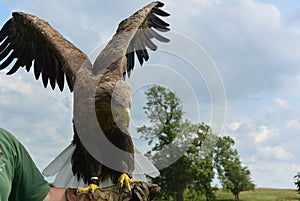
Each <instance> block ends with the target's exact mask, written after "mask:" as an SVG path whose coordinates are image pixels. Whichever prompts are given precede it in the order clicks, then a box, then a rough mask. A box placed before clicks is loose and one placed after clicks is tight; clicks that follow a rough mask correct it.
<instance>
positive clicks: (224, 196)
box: [203, 188, 300, 201]
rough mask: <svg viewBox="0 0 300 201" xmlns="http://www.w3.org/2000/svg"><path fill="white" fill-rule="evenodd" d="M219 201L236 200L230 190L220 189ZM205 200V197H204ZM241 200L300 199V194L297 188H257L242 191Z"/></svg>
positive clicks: (287, 200) (279, 200)
mask: <svg viewBox="0 0 300 201" xmlns="http://www.w3.org/2000/svg"><path fill="white" fill-rule="evenodd" d="M216 198H217V199H216V200H217V201H234V196H233V194H231V193H230V192H228V191H227V192H226V191H222V190H219V191H217V192H216ZM203 200H205V199H203ZM240 200H241V201H300V194H298V192H297V191H296V190H288V189H268V188H257V189H255V190H254V191H245V192H241V193H240Z"/></svg>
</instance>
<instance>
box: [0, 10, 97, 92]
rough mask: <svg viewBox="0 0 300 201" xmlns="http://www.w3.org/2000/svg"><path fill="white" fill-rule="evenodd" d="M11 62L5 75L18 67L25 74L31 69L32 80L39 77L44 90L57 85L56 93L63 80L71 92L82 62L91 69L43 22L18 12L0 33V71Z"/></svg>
mask: <svg viewBox="0 0 300 201" xmlns="http://www.w3.org/2000/svg"><path fill="white" fill-rule="evenodd" d="M14 59H16V62H15V63H14V65H13V66H12V68H11V69H10V70H9V72H8V73H7V74H13V73H15V72H16V71H17V70H18V69H19V68H20V67H25V68H26V70H27V71H29V70H30V69H31V67H32V66H34V75H35V78H36V79H39V77H40V75H42V81H43V84H44V87H46V86H47V85H48V83H49V82H50V85H51V87H52V89H54V88H55V84H56V83H57V85H58V87H59V88H60V90H63V87H64V76H65V77H66V79H67V82H68V85H69V88H70V90H71V91H72V90H73V83H74V79H75V77H76V73H77V71H78V70H79V68H80V67H81V65H82V63H83V62H84V61H88V62H89V65H90V68H91V64H90V61H89V60H88V58H87V56H86V55H85V54H84V53H83V52H82V51H80V50H79V49H78V48H76V47H75V46H74V45H73V44H72V43H70V42H69V41H68V40H66V39H65V38H64V37H63V36H62V35H61V34H59V33H58V32H57V31H56V30H55V29H53V28H52V27H51V26H50V25H49V24H48V23H47V22H46V21H44V20H42V19H40V18H38V17H36V16H33V15H30V14H26V13H21V12H14V13H13V17H12V18H11V19H9V20H8V21H7V22H6V23H5V25H4V26H3V28H2V29H1V31H0V70H2V69H4V68H6V67H8V66H9V65H10V64H11V63H13V60H14ZM1 61H2V63H1Z"/></svg>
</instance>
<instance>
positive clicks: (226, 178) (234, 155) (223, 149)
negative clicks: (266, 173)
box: [215, 136, 255, 201]
mask: <svg viewBox="0 0 300 201" xmlns="http://www.w3.org/2000/svg"><path fill="white" fill-rule="evenodd" d="M233 145H234V140H233V139H232V138H230V137H229V136H225V137H222V138H221V137H220V138H219V140H218V142H217V146H216V147H217V153H216V158H215V159H216V167H217V171H218V174H219V180H220V181H221V183H222V185H223V187H224V188H226V189H229V190H230V191H231V192H232V193H233V195H234V196H235V200H236V201H239V193H240V192H241V191H247V190H254V188H255V184H254V183H253V182H252V181H251V172H250V170H249V169H248V168H247V167H243V166H242V164H241V160H240V158H239V155H238V152H237V150H236V149H233V148H232V146H233Z"/></svg>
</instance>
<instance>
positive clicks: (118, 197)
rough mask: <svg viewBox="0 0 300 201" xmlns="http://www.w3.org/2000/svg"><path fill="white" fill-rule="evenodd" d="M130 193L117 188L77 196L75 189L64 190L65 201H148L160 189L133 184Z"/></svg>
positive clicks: (152, 185) (142, 183)
mask: <svg viewBox="0 0 300 201" xmlns="http://www.w3.org/2000/svg"><path fill="white" fill-rule="evenodd" d="M132 189H133V190H132V195H131V196H130V193H128V192H125V191H123V190H120V188H119V187H118V186H110V187H106V188H100V189H96V190H95V192H94V193H93V194H86V193H82V194H79V195H77V194H76V189H74V188H68V189H66V200H67V201H150V200H152V199H153V198H154V197H155V196H156V195H157V194H158V193H159V192H160V187H159V186H158V185H156V184H150V183H146V182H141V183H140V184H134V185H133V188H132Z"/></svg>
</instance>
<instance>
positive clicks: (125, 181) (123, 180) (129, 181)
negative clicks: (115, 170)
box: [118, 173, 140, 193]
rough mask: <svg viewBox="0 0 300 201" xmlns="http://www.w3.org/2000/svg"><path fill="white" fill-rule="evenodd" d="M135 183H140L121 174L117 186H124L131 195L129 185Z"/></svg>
mask: <svg viewBox="0 0 300 201" xmlns="http://www.w3.org/2000/svg"><path fill="white" fill-rule="evenodd" d="M135 183H140V181H139V180H134V179H130V177H129V176H128V175H127V174H126V173H123V174H122V175H121V176H120V177H119V179H118V184H119V185H120V187H121V188H123V186H124V184H125V187H126V189H127V190H128V192H129V193H131V186H130V184H135Z"/></svg>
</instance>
